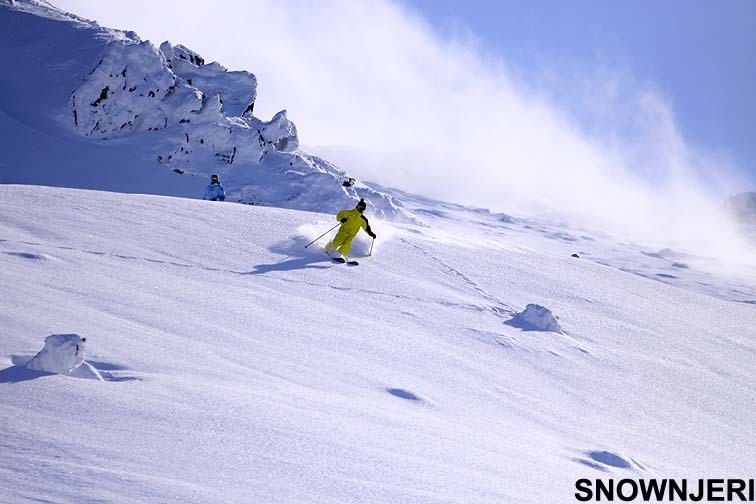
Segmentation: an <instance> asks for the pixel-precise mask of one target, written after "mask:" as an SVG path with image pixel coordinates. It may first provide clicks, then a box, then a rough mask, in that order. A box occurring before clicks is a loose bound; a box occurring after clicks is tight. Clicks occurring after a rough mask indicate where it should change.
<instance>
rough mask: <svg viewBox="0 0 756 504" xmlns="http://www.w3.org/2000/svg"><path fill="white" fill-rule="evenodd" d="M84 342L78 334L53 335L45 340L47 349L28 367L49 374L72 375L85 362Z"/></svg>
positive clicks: (34, 358) (36, 356) (28, 364)
mask: <svg viewBox="0 0 756 504" xmlns="http://www.w3.org/2000/svg"><path fill="white" fill-rule="evenodd" d="M84 342H86V338H82V337H81V336H79V335H78V334H51V335H50V336H48V337H47V338H45V347H44V348H43V349H42V350H40V351H39V352H38V353H37V355H35V356H34V357H33V358H32V360H30V361H29V362H28V363H27V364H26V367H27V368H29V369H34V370H36V371H44V372H47V373H61V374H70V373H71V372H73V371H74V370H75V369H76V368H78V367H79V366H81V364H82V363H83V362H84Z"/></svg>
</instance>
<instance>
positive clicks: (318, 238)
mask: <svg viewBox="0 0 756 504" xmlns="http://www.w3.org/2000/svg"><path fill="white" fill-rule="evenodd" d="M340 225H341V222H339V223H337V224H336V226H333V227H332V228H331V229H329V230H328V231H326V232H325V233H323V234H322V235H320V236H318V237H317V238H315V239H314V240H312V241H311V242H310V243H308V244H307V245H305V247H304V248H307V247H309V246H310V245H312V244H313V243H315V242H316V241H318V240H320V239H321V238H323V237H324V236H325V235H327V234H328V233H330V232H331V231H333V230H334V229H336V227H337V226H340Z"/></svg>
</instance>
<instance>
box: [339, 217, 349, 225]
mask: <svg viewBox="0 0 756 504" xmlns="http://www.w3.org/2000/svg"><path fill="white" fill-rule="evenodd" d="M348 220H349V219H347V218H346V217H344V218H343V219H341V220H340V221H339V222H341V223H342V224H344V223H345V222H346V221H348Z"/></svg>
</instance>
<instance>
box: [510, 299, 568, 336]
mask: <svg viewBox="0 0 756 504" xmlns="http://www.w3.org/2000/svg"><path fill="white" fill-rule="evenodd" d="M512 322H513V323H514V324H516V325H518V326H525V327H532V328H533V329H535V330H538V331H549V332H557V333H558V332H562V327H561V326H560V325H559V322H558V321H557V317H556V316H555V315H554V314H553V313H551V310H549V309H548V308H546V307H545V306H541V305H537V304H532V303H531V304H529V305H527V306H526V307H525V310H523V311H521V312H520V313H518V314H516V315H515V316H514V318H512Z"/></svg>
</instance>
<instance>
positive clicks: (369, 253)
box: [368, 238, 375, 256]
mask: <svg viewBox="0 0 756 504" xmlns="http://www.w3.org/2000/svg"><path fill="white" fill-rule="evenodd" d="M373 245H375V238H373V241H372V242H370V252H368V255H369V256H371V255H373Z"/></svg>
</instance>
